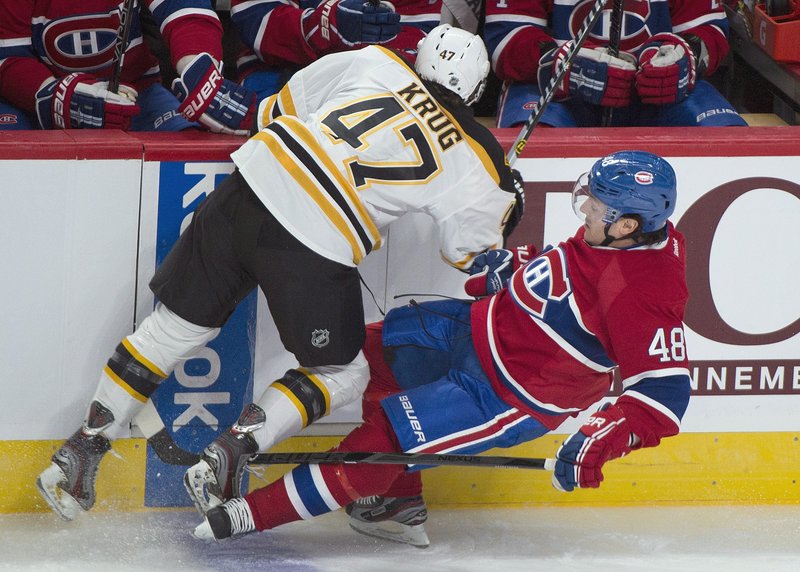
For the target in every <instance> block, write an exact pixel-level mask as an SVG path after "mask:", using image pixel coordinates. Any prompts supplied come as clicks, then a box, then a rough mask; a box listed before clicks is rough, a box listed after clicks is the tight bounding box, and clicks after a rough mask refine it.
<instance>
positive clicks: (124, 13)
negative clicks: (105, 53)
mask: <svg viewBox="0 0 800 572" xmlns="http://www.w3.org/2000/svg"><path fill="white" fill-rule="evenodd" d="M133 3H134V0H125V1H124V3H123V4H122V7H121V9H120V12H119V30H117V43H116V44H115V45H114V60H113V62H112V64H113V67H112V68H111V79H110V80H109V82H108V91H110V92H112V93H118V92H119V82H120V78H121V77H122V59H123V57H124V55H125V50H126V49H127V47H128V38H129V37H130V34H131V24H132V21H133Z"/></svg>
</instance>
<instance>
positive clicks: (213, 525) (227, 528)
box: [192, 498, 256, 540]
mask: <svg viewBox="0 0 800 572" xmlns="http://www.w3.org/2000/svg"><path fill="white" fill-rule="evenodd" d="M255 529H256V525H255V523H254V522H253V513H252V512H250V505H248V504H247V501H246V500H244V499H242V498H237V499H231V500H229V501H227V502H224V503H223V504H221V505H219V506H216V507H214V508H212V509H210V510H209V511H208V512H207V513H206V514H205V517H204V519H203V522H201V523H200V524H199V525H197V526H196V527H195V529H194V532H193V533H192V534H193V535H194V537H195V538H197V539H200V540H223V539H225V538H231V537H236V536H242V535H244V534H247V533H249V532H253V531H254V530H255Z"/></svg>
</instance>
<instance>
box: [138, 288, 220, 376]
mask: <svg viewBox="0 0 800 572" xmlns="http://www.w3.org/2000/svg"><path fill="white" fill-rule="evenodd" d="M217 334H219V328H209V327H206V326H198V325H196V324H193V323H191V322H188V321H186V320H184V319H183V318H181V317H180V316H178V315H177V314H176V313H175V312H173V311H171V310H170V309H169V308H167V307H166V306H164V305H163V304H158V305H157V306H156V309H155V310H154V311H153V313H152V314H150V315H149V316H148V317H147V318H145V320H144V321H143V322H142V323H141V325H140V326H139V327H138V328H137V329H136V331H135V332H133V333H132V334H131V335H130V336H128V337H127V338H126V339H125V341H127V342H128V344H129V345H130V346H131V347H132V348H133V349H134V350H135V351H136V352H137V358H138V359H140V360H142V362H143V363H146V364H149V366H153V367H154V368H155V369H156V370H159V371H160V372H163V374H164V375H165V376H167V375H169V374H170V373H171V372H172V370H173V369H175V366H176V365H177V364H178V363H179V362H181V361H184V360H187V359H189V358H190V357H192V356H193V355H195V354H196V353H197V352H198V351H199V350H200V349H201V348H203V347H204V346H205V345H206V344H207V343H208V342H210V341H211V340H213V339H214V338H216V337H217ZM149 366H148V369H149Z"/></svg>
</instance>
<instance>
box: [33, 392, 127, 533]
mask: <svg viewBox="0 0 800 572" xmlns="http://www.w3.org/2000/svg"><path fill="white" fill-rule="evenodd" d="M113 421H114V416H113V415H112V414H111V411H109V410H108V409H106V408H105V407H104V406H103V405H101V404H100V403H98V402H97V401H93V402H92V404H91V406H90V407H89V419H88V420H87V422H86V424H85V425H84V426H83V427H81V428H80V429H78V430H77V431H76V432H75V433H73V435H72V436H71V437H70V438H69V439H67V441H66V442H65V443H64V444H63V445H62V446H61V447H60V448H59V449H58V451H56V452H55V454H54V455H53V457H52V459H51V460H52V464H51V465H50V466H49V467H47V469H45V470H44V471H43V472H42V474H40V475H39V477H38V478H37V479H36V487H37V488H38V489H39V493H40V494H41V495H42V497H43V498H44V500H46V501H47V504H49V505H50V507H51V508H52V509H53V510H54V511H55V512H56V513H58V515H59V516H60V517H61V518H63V519H64V520H73V519H74V518H75V517H76V516H78V515H79V514H80V513H82V512H86V511H88V510H89V509H91V508H92V506H94V501H95V489H94V486H95V480H96V478H97V468H98V467H99V465H100V460H101V459H102V458H103V455H105V454H106V453H107V452H108V451H110V450H111V442H110V441H109V440H108V438H107V437H106V436H105V435H103V434H102V431H103V430H104V429H106V428H108V426H109V425H111V423H112V422H113Z"/></svg>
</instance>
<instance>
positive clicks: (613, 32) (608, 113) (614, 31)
mask: <svg viewBox="0 0 800 572" xmlns="http://www.w3.org/2000/svg"><path fill="white" fill-rule="evenodd" d="M624 11H625V0H614V5H613V7H612V8H611V29H610V30H609V38H608V51H609V52H610V53H611V55H612V56H614V57H615V58H616V57H617V56H619V43H620V40H621V38H622V15H623V12H624ZM613 117H614V108H613V107H606V108H605V109H603V122H602V123H601V125H602V126H603V127H608V126H610V125H611V119H612V118H613Z"/></svg>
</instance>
